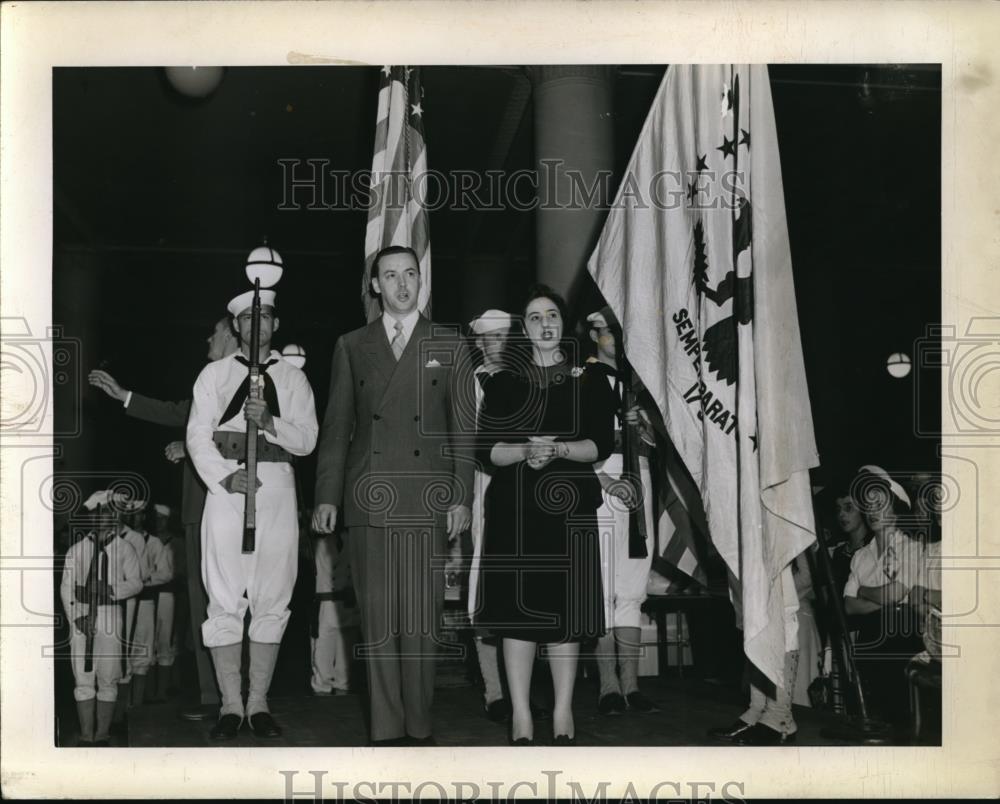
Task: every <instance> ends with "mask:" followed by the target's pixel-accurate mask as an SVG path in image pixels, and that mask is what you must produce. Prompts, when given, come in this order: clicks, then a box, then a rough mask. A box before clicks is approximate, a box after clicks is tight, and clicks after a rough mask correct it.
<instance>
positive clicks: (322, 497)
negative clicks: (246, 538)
mask: <svg viewBox="0 0 1000 804" xmlns="http://www.w3.org/2000/svg"><path fill="white" fill-rule="evenodd" d="M418 265H419V263H418V260H417V256H416V254H415V253H414V252H413V250H412V249H410V248H405V247H401V246H390V247H389V248H386V249H383V250H382V251H380V252H379V253H378V255H376V257H375V260H374V261H373V263H372V267H371V291H372V293H373V295H376V296H378V297H379V298H380V300H381V304H382V311H383V313H382V316H381V317H380V318H378V319H376V320H375V321H372V322H371V323H370V324H368V325H367V326H365V327H362V328H361V329H358V330H355V331H353V332H349V333H347V334H346V335H344V336H342V337H341V338H340V339H339V340H338V341H337V345H336V347H335V348H334V354H333V369H332V374H331V378H330V397H329V402H328V404H327V409H326V417H325V419H324V422H323V429H322V436H321V441H320V449H319V454H318V461H317V473H316V509H315V512H314V514H313V528H314V529H315V530H316V531H318V532H319V533H332V532H333V530H334V528H335V527H336V526H337V524H338V522H339V523H340V524H342V525H344V526H346V527H347V529H348V545H349V549H350V557H351V568H352V574H353V577H354V584H355V589H356V591H357V595H358V603H359V606H360V610H361V627H362V634H363V637H362V639H363V643H364V644H363V645H361V646H360V649H361V651H362V655H365V656H367V657H368V688H369V693H370V697H371V737H372V742H373V744H375V745H391V744H417V745H433V744H434V743H433V737H432V735H431V731H432V727H431V713H430V710H431V703H432V700H433V695H434V665H435V658H436V652H437V650H436V648H437V645H436V639H435V630H436V626H437V623H438V622H439V620H440V617H441V612H442V609H443V605H444V571H443V569H444V562H445V560H446V558H447V548H446V540H447V539H455V538H457V537H458V535H459V534H460V533H462V532H463V531H464V530H465V529H466V528H468V526H469V522H470V516H471V515H470V507H471V504H472V496H473V482H472V476H473V469H474V463H473V461H474V458H473V444H472V443H471V436H473V435H474V426H475V425H474V412H475V396H474V391H473V384H472V383H473V380H472V364H471V363H470V360H469V357H468V354H467V351H466V349H465V347H464V345H463V344H462V342H461V339H460V338H458V337H457V335H456V336H451V335H449V334H444V333H441V332H440V331H439V329H435V328H433V325H432V324H431V322H430V321H429V320H427V319H426V318H424V317H423V316H421V315H420V313H419V311H418V308H417V302H418V297H419V294H420V270H419V267H418ZM463 436H464V437H463Z"/></svg>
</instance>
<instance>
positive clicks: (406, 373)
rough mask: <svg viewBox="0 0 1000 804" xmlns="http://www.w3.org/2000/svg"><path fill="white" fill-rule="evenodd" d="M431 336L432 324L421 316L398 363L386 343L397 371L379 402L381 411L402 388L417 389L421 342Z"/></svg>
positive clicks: (393, 373) (394, 372)
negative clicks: (387, 401) (388, 400)
mask: <svg viewBox="0 0 1000 804" xmlns="http://www.w3.org/2000/svg"><path fill="white" fill-rule="evenodd" d="M430 334H431V325H430V322H429V321H428V320H427V319H426V318H424V317H423V316H420V317H419V318H418V319H417V324H416V326H415V327H414V328H413V332H412V333H411V334H410V339H409V340H408V341H407V342H406V348H404V349H403V354H401V355H400V356H399V361H398V362H397V361H396V359H395V358H394V357H393V356H392V350H391V349H390V348H389V344H388V342H387V343H386V345H385V348H386V351H387V352H388V354H389V360H391V361H392V363H393V367H394V369H395V370H394V371H393V372H392V377H391V378H390V379H389V384H388V385H387V386H386V388H385V392H384V393H383V394H382V400H381V401H380V402H379V408H380V409H381V408H382V406H384V405H385V402H386V400H387V399H390V398H392V396H393V395H394V394H397V393H399V389H400V388H405V387H409V388H410V389H415V388H416V378H417V372H418V371H419V368H420V341H421V340H423V339H425V338H427V337H428V336H429V335H430ZM382 335H383V340H384V336H385V330H384V329H383V330H382Z"/></svg>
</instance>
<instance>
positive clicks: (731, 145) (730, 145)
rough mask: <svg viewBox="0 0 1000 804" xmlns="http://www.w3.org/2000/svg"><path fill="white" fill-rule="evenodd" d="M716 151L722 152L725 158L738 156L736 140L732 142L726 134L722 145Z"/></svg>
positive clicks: (723, 136)
mask: <svg viewBox="0 0 1000 804" xmlns="http://www.w3.org/2000/svg"><path fill="white" fill-rule="evenodd" d="M715 150H716V151H722V155H723V156H724V157H725V156H736V140H731V139H729V137H727V136H726V135H725V134H723V135H722V145H720V146H719V147H718V148H716V149H715Z"/></svg>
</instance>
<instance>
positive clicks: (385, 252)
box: [368, 246, 420, 296]
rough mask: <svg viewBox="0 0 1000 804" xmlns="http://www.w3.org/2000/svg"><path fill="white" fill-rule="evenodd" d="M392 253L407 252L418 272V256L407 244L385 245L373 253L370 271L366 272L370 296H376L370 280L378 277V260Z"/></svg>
mask: <svg viewBox="0 0 1000 804" xmlns="http://www.w3.org/2000/svg"><path fill="white" fill-rule="evenodd" d="M392 254H409V255H410V256H411V257H413V264H414V265H416V266H417V271H418V272H419V271H420V258H419V257H418V256H417V252H415V251H414V250H413V249H412V248H410V247H409V246H386V247H385V248H384V249H382V250H381V251H380V252H379V253H378V254H376V255H375V259H374V260H372V267H371V271H369V273H368V292H369V293H370V294H371V295H372V296H378V294H377V293H376V292H375V289H374V288H373V287H372V286H371V280H372V279H378V264H379V260H381V259H382V258H383V257H388V256H390V255H392Z"/></svg>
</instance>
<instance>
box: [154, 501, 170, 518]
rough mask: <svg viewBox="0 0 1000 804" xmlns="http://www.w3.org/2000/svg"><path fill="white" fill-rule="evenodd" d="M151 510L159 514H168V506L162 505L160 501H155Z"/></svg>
mask: <svg viewBox="0 0 1000 804" xmlns="http://www.w3.org/2000/svg"><path fill="white" fill-rule="evenodd" d="M153 510H154V511H156V513H158V514H159V515H160V516H170V506H169V505H162V504H161V503H156V504H155V505H154V506H153Z"/></svg>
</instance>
